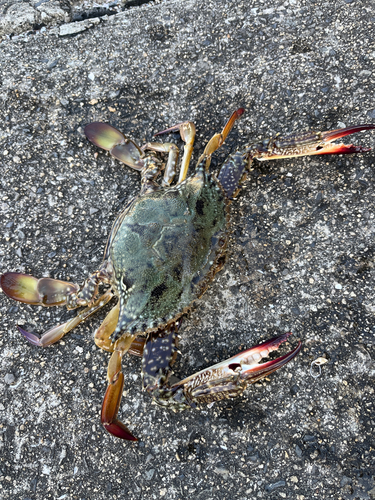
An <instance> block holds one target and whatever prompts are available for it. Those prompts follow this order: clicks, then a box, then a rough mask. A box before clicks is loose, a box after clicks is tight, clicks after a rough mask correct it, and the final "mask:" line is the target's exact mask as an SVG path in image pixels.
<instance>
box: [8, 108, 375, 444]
mask: <svg viewBox="0 0 375 500" xmlns="http://www.w3.org/2000/svg"><path fill="white" fill-rule="evenodd" d="M243 112H244V110H243V109H242V108H240V109H238V110H236V111H235V112H234V113H233V114H232V116H231V117H230V118H229V120H228V122H227V123H226V125H225V126H224V128H223V130H222V131H221V132H220V133H218V134H215V135H214V136H213V137H212V138H211V140H210V141H209V142H208V143H207V146H206V148H205V149H204V152H203V154H202V155H201V157H200V158H199V160H198V162H197V165H196V169H195V172H194V173H192V174H191V175H190V176H189V177H188V176H187V174H188V168H189V164H190V159H191V155H192V151H193V145H194V138H195V126H194V124H193V123H192V122H190V121H186V122H183V123H180V124H178V125H176V126H174V127H170V128H169V129H166V130H164V131H163V132H160V133H159V134H157V135H160V134H162V133H166V132H174V131H178V132H179V133H180V136H181V138H182V140H183V141H184V142H185V148H184V153H183V157H182V160H181V165H180V175H179V178H178V181H177V182H176V183H174V184H173V180H174V177H175V174H176V170H177V169H176V167H177V160H178V157H179V150H178V147H177V146H176V145H175V144H174V143H159V142H150V143H147V144H145V145H144V146H143V147H141V148H140V147H138V146H137V145H136V144H135V143H134V142H133V141H131V140H130V139H128V138H127V137H126V136H125V135H124V134H122V133H121V132H120V131H119V130H117V129H115V128H114V127H112V126H111V125H109V124H106V123H98V122H94V123H91V124H89V125H87V126H86V127H85V134H86V136H87V138H88V139H89V140H90V141H91V142H92V143H93V144H94V145H96V146H98V147H100V148H102V149H105V150H106V151H109V153H110V154H111V155H112V156H113V157H114V158H116V159H118V160H120V161H122V162H123V163H125V164H126V165H127V166H129V167H131V168H133V169H135V170H138V171H140V174H141V182H142V187H141V191H140V194H139V196H137V197H135V198H134V199H133V200H131V201H130V202H129V203H127V204H126V206H125V207H124V209H123V210H122V212H121V213H120V214H119V215H118V217H117V219H116V220H115V222H114V224H113V227H112V230H111V232H110V235H109V238H108V242H107V246H106V250H105V253H104V259H103V262H102V264H101V266H100V267H99V269H98V270H97V271H95V272H94V273H93V274H92V275H91V276H89V277H88V278H87V279H86V280H85V282H84V283H83V285H82V286H78V285H76V284H72V283H68V282H65V281H60V280H54V279H51V278H41V279H39V280H38V279H36V278H34V277H32V276H28V275H25V274H21V273H13V272H10V273H5V274H3V275H2V276H1V287H2V290H3V292H4V293H5V294H6V295H8V297H10V298H12V299H14V300H18V301H19V302H24V303H26V304H33V305H40V306H61V305H65V306H66V307H67V308H68V309H75V308H78V307H82V309H80V312H79V313H78V314H77V316H76V317H74V318H72V319H70V320H68V321H67V322H65V323H63V324H61V325H57V326H55V327H54V328H52V329H51V330H48V331H47V332H45V333H43V334H42V335H41V336H40V337H39V336H37V335H36V334H34V333H32V332H28V331H26V330H24V329H23V328H21V327H19V331H20V332H21V334H22V335H23V336H24V337H25V338H26V339H27V340H28V341H29V342H30V343H31V344H33V345H35V346H40V347H46V346H48V345H51V344H53V343H54V342H57V341H58V340H59V339H61V338H62V337H63V336H64V335H65V334H66V333H68V332H69V331H71V330H72V329H73V328H75V327H76V326H77V325H79V324H80V323H81V322H83V321H84V320H86V319H87V318H88V317H89V316H91V315H92V314H94V313H95V312H96V311H98V310H99V309H101V308H102V307H103V306H105V305H106V304H107V303H109V302H110V301H111V299H112V298H113V297H116V298H117V303H116V305H115V306H114V307H113V308H112V309H111V310H110V311H109V313H108V314H107V316H106V317H105V319H104V321H103V322H102V324H101V325H100V327H99V328H98V330H97V331H96V333H95V336H94V340H95V343H96V345H97V346H98V347H100V348H101V349H104V350H106V351H108V352H109V353H111V358H110V361H109V365H108V372H107V383H108V385H107V390H106V393H105V396H104V401H103V406H102V412H101V421H102V424H103V426H104V427H105V429H106V430H107V431H108V432H109V433H110V434H112V435H114V436H116V437H119V438H122V439H126V440H131V441H135V440H137V438H136V437H134V436H133V434H132V433H131V432H130V430H129V429H128V428H127V427H126V426H125V425H124V424H123V423H122V422H121V421H120V420H119V419H118V411H119V408H120V402H121V396H122V392H123V386H124V374H123V373H122V358H123V356H124V355H125V354H126V353H129V354H134V355H137V356H142V380H143V389H144V390H145V391H146V392H148V393H149V394H150V395H151V396H152V397H153V399H154V400H155V401H156V402H157V403H158V404H159V405H161V406H167V407H169V408H172V409H174V410H182V409H185V408H191V407H195V406H196V405H199V404H211V403H213V402H215V401H219V400H222V399H226V398H234V397H236V396H238V395H239V394H241V393H242V392H243V391H244V390H245V389H246V387H247V386H248V385H249V384H253V383H254V382H256V381H258V380H260V379H262V378H263V377H266V376H267V375H269V374H271V373H272V372H274V371H275V370H278V369H279V368H281V367H283V366H284V365H285V364H286V363H288V362H289V361H291V360H292V359H293V358H294V357H295V356H296V355H297V354H298V353H299V352H300V350H301V343H300V342H299V343H298V345H297V346H296V347H295V348H294V349H293V350H291V351H290V352H288V353H287V354H284V355H283V356H280V357H278V358H276V359H273V360H268V361H267V360H266V358H268V356H269V354H270V353H271V352H272V351H274V350H276V349H278V348H279V346H280V345H281V344H282V343H283V342H285V341H286V340H287V339H288V337H289V336H290V333H286V334H283V335H279V336H277V337H275V338H273V339H270V340H267V341H265V342H263V343H262V344H259V345H258V346H255V347H252V348H251V349H247V350H246V351H243V352H241V353H239V354H237V355H235V356H232V357H231V358H229V359H227V360H226V361H222V362H220V363H217V364H215V365H213V366H211V367H209V368H206V369H204V370H201V371H199V372H197V373H195V374H193V375H191V376H189V377H187V378H185V379H183V380H181V381H180V382H177V383H175V384H173V385H169V382H168V379H169V376H170V374H171V367H172V364H173V362H174V360H175V357H176V353H177V340H178V335H177V334H178V330H179V328H180V325H181V322H182V318H183V316H184V315H185V314H186V313H187V312H188V311H189V309H190V308H191V306H192V305H193V304H194V302H195V301H196V300H197V299H199V298H200V297H201V296H202V295H203V293H204V292H205V290H206V289H207V287H208V286H209V284H210V282H211V281H212V280H213V278H214V277H215V274H216V273H217V272H219V271H220V269H221V268H222V267H223V265H224V263H225V260H226V257H227V245H228V241H229V234H230V205H231V202H232V200H233V198H234V197H235V196H236V194H237V192H238V191H239V188H240V185H241V183H242V181H243V180H244V178H245V177H246V172H247V170H249V169H250V166H251V163H252V161H253V160H254V159H257V160H273V159H277V158H292V157H297V156H305V155H322V154H348V153H362V152H366V151H369V148H365V147H362V146H354V145H352V144H350V145H346V144H332V141H334V140H336V139H339V138H341V137H344V136H346V135H350V134H353V133H356V132H360V131H363V130H370V129H374V128H375V125H358V126H351V127H346V128H343V129H338V130H332V131H328V132H308V133H303V134H300V133H299V134H291V135H288V136H285V137H281V136H279V135H277V136H275V137H272V138H270V139H267V140H264V141H260V142H254V143H252V144H250V145H248V146H247V147H246V148H244V149H243V150H242V151H238V152H236V153H234V154H233V155H231V156H229V157H228V159H227V160H226V161H225V162H224V164H223V165H222V167H221V169H220V172H219V174H218V176H217V177H216V176H215V175H211V174H210V172H209V167H210V162H211V156H212V154H213V153H214V152H215V151H216V150H217V149H218V148H220V147H221V145H222V144H223V143H224V141H225V139H226V138H227V136H228V134H229V132H230V131H231V129H232V127H233V125H234V124H235V122H236V120H237V119H238V118H239V117H240V116H241V115H242V114H243ZM160 154H165V155H167V156H168V158H167V160H166V161H165V162H163V161H162V159H160V158H159V156H160ZM161 174H162V179H161V181H160V182H158V180H157V178H158V176H160V175H161ZM102 285H104V286H106V287H107V290H106V291H103V290H102V291H100V288H101V286H102ZM263 361H264V362H263Z"/></svg>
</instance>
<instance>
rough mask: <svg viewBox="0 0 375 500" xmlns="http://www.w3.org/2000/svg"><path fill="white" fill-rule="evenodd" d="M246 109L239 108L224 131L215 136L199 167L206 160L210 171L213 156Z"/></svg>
mask: <svg viewBox="0 0 375 500" xmlns="http://www.w3.org/2000/svg"><path fill="white" fill-rule="evenodd" d="M244 111H245V110H244V108H239V109H237V110H236V111H234V112H233V113H232V116H231V117H230V118H229V120H228V121H227V123H226V124H225V126H224V128H223V130H222V131H221V132H220V133H219V134H215V135H214V136H213V137H212V138H211V139H210V140H209V141H208V144H207V145H206V147H205V148H204V151H203V154H202V155H201V156H200V158H199V160H198V162H197V166H198V165H199V164H200V162H201V161H202V160H203V159H204V158H206V170H208V168H209V166H210V163H211V156H212V154H213V153H214V152H215V151H216V150H218V149H219V148H220V147H221V146H222V145H223V144H224V141H225V139H226V138H227V137H228V135H229V132H230V131H231V130H232V128H233V126H234V124H235V123H236V120H238V118H240V116H242V115H243V113H244Z"/></svg>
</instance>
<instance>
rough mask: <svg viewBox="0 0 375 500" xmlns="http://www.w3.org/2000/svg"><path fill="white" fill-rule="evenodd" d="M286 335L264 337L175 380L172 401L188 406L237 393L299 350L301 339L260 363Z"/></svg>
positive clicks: (172, 388)
mask: <svg viewBox="0 0 375 500" xmlns="http://www.w3.org/2000/svg"><path fill="white" fill-rule="evenodd" d="M289 335H291V334H290V333H285V334H283V335H279V336H278V337H275V338H273V339H270V340H267V341H266V342H263V343H262V344H259V345H257V346H255V347H252V348H250V349H247V350H246V351H243V352H241V353H239V354H237V355H236V356H233V357H231V358H229V359H227V360H226V361H222V362H221V363H218V364H216V365H214V366H211V367H209V368H206V369H205V370H202V371H200V372H198V373H195V374H194V375H192V376H190V377H187V378H186V379H184V380H181V381H180V382H178V383H176V384H174V385H173V386H172V387H171V392H173V393H174V395H173V399H174V401H177V400H178V401H179V402H181V403H185V404H186V406H187V403H189V404H190V405H194V404H195V403H198V404H199V403H212V402H214V401H219V400H221V399H227V398H233V397H236V396H238V395H239V394H241V393H242V392H243V391H244V390H245V389H246V387H247V385H249V384H253V383H254V382H257V381H258V380H260V379H262V378H264V377H266V376H267V375H269V374H271V373H272V372H274V371H276V370H278V369H279V368H281V367H282V366H284V365H285V364H286V363H288V362H289V361H291V360H292V359H293V358H294V357H295V356H296V355H297V354H298V353H299V351H300V350H301V342H299V343H298V345H297V347H295V348H294V349H293V350H292V351H290V352H289V353H287V354H285V355H284V356H281V357H279V358H277V359H274V360H271V361H267V362H265V363H262V364H259V361H261V360H262V359H263V358H265V357H267V356H268V355H269V353H270V352H271V351H274V350H276V349H278V347H279V346H280V344H281V343H282V342H285V341H286V340H287V338H288V337H289ZM181 389H183V394H181ZM181 403H180V404H181Z"/></svg>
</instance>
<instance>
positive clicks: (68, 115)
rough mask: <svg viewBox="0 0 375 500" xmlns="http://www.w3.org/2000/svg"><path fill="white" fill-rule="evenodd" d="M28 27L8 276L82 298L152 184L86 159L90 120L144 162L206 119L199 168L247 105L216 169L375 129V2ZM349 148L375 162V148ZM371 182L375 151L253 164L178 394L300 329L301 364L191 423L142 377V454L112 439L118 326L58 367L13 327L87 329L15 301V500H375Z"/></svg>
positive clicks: (12, 42) (11, 439)
mask: <svg viewBox="0 0 375 500" xmlns="http://www.w3.org/2000/svg"><path fill="white" fill-rule="evenodd" d="M8 5H10V9H12V8H14V9H15V12H16V7H17V6H19V5H20V4H18V3H17V2H13V3H12V4H8ZM57 5H58V3H57V2H44V3H41V2H39V7H42V6H43V8H44V9H46V10H48V9H50V11H51V12H52V11H53V9H54V8H55V7H56V6H57ZM67 5H68V7H69V8H70V9H71V8H72V6H71V5H69V4H67ZM22 6H23V8H24V9H25V11H24V12H25V15H26V13H27V12H28V10H27V9H28V8H29V7H30V8H31V7H32V8H33V9H34V8H35V5H34V6H33V3H32V2H29V3H22ZM28 6H29V7H28ZM60 6H61V4H60ZM39 7H38V8H39ZM56 9H57V7H56ZM34 10H35V9H34ZM62 11H64V9H62ZM8 12H9V11H8ZM55 12H56V11H55ZM58 19H59V22H61V20H62V18H58V17H56V22H57V21H58ZM18 21H19V22H18ZM18 21H17V19H16V18H15V17H14V16H13V20H12V19H11V21H10V22H14V23H15V25H14V26H15V27H14V29H13V30H12V29H11V30H10V31H9V29H8V31H7V32H6V33H5V32H4V33H3V35H2V36H3V38H2V42H0V67H1V75H0V85H1V86H0V112H1V121H0V146H1V147H0V169H1V207H0V209H1V228H2V229H1V240H0V259H1V260H0V261H1V272H3V271H18V272H25V273H29V274H33V275H34V276H37V277H42V276H51V277H54V278H61V279H65V280H66V279H69V280H71V281H74V282H78V283H81V282H82V281H83V280H84V279H85V278H86V276H87V275H88V274H89V273H90V272H92V271H94V270H95V269H96V268H97V267H98V265H99V263H100V261H101V258H102V254H103V251H104V247H105V243H106V237H107V236H108V233H109V231H110V228H111V224H112V223H113V221H114V219H115V217H116V214H117V213H118V212H119V210H120V208H121V207H122V206H123V204H124V202H125V200H127V199H128V198H129V197H130V196H132V195H134V194H135V193H136V192H137V190H138V189H139V175H138V173H137V172H135V171H131V170H130V169H129V168H127V167H125V166H124V165H122V164H120V163H119V162H116V161H115V160H114V159H112V158H111V157H110V156H108V155H107V154H106V153H103V152H101V151H99V150H98V149H97V148H95V147H94V146H92V145H91V144H90V143H88V141H86V139H85V138H84V135H83V127H84V125H85V124H86V123H88V122H91V121H108V122H110V123H112V124H113V125H114V126H116V127H117V128H119V129H121V130H122V131H123V132H124V133H125V134H127V135H128V136H130V137H131V138H133V139H134V140H136V141H137V142H138V143H139V144H143V143H144V142H146V141H149V140H151V139H152V134H153V133H154V132H155V131H156V130H161V129H163V128H166V127H167V126H171V125H174V124H176V123H179V122H181V121H183V120H187V119H189V120H193V121H194V122H195V123H196V126H197V131H198V132H197V140H196V148H195V151H196V152H195V158H197V156H198V151H200V152H201V151H202V149H203V147H204V144H205V143H206V141H207V140H208V139H209V137H210V136H212V135H213V133H215V132H216V131H218V130H220V128H221V127H222V126H223V124H224V123H225V120H226V119H227V118H228V117H229V115H230V114H231V112H232V111H233V110H234V109H236V108H238V107H240V106H243V107H245V108H246V114H245V115H244V116H243V117H242V118H241V120H240V121H239V122H238V125H237V126H236V128H235V130H234V131H233V132H232V134H231V136H230V138H229V139H228V141H227V143H226V145H225V146H224V147H223V148H222V150H220V152H219V153H217V154H216V155H215V158H214V161H213V167H212V168H213V169H215V168H218V166H219V165H220V163H221V162H222V161H223V159H224V157H225V156H226V155H227V154H229V153H230V152H232V151H235V150H236V149H237V148H240V147H243V146H244V145H245V144H247V143H249V142H250V141H252V140H255V139H258V138H260V137H269V136H270V134H274V133H276V132H283V133H286V132H293V131H302V130H308V129H320V130H328V129H333V128H338V127H341V126H344V125H350V124H358V123H374V122H375V94H374V87H375V77H374V70H375V28H374V21H375V14H374V10H373V1H372V0H362V1H360V0H334V1H330V2H326V1H323V0H317V1H315V2H311V1H310V0H305V1H302V0H289V1H288V0H287V1H285V0H283V1H281V0H275V1H274V2H271V3H270V2H262V1H260V0H253V1H243V0H237V1H236V2H234V1H231V0H225V1H224V0H216V1H212V0H206V1H202V0H186V1H184V2H180V1H166V2H162V3H159V4H145V5H143V6H140V7H133V8H128V9H126V10H124V11H123V12H119V13H118V14H116V15H114V16H105V17H101V18H99V17H97V18H94V19H90V20H89V21H90V22H89V24H88V25H87V26H86V27H85V29H83V30H80V29H79V28H77V25H76V23H69V24H68V25H60V26H58V25H57V24H56V23H55V22H54V23H52V24H48V23H45V26H44V27H42V28H40V27H39V28H38V29H36V30H34V31H28V32H27V33H26V32H22V29H20V28H19V27H20V26H21V27H22V26H26V25H24V24H22V23H23V21H22V19H21V16H20V19H19V20H18ZM2 22H3V21H2ZM38 22H39V21H38ZM79 22H81V23H82V22H85V19H83V18H82V19H81V21H79ZM25 29H26V30H28V29H29V28H25ZM69 33H72V34H69ZM174 139H175V140H176V141H178V137H177V135H175V136H174ZM172 140H173V138H172ZM351 141H353V142H354V143H357V144H366V145H368V146H370V147H373V148H375V134H374V133H371V132H368V133H362V134H359V135H357V136H354V137H353V139H352V138H349V141H346V142H349V143H350V142H351ZM179 144H181V143H180V142H179ZM374 166H375V152H374V151H372V152H369V153H366V154H363V155H354V156H338V157H332V156H322V157H319V156H315V157H309V158H296V159H288V160H283V161H277V162H276V161H275V162H266V163H256V164H254V170H253V172H252V174H251V175H250V176H249V179H248V181H247V182H246V184H245V185H244V187H243V189H242V191H241V193H240V194H239V196H238V199H237V200H236V201H235V202H234V203H233V211H232V212H233V234H232V239H231V246H230V250H231V253H230V257H229V260H228V262H227V265H226V267H225V269H224V270H223V271H222V272H221V273H220V274H218V275H217V277H216V280H215V282H214V283H213V284H212V286H211V287H210V289H209V291H208V292H207V293H206V294H205V296H204V297H203V298H202V300H201V301H200V303H199V304H198V306H197V307H196V308H195V309H194V310H193V311H192V312H191V313H190V314H189V316H188V317H187V318H186V320H185V322H184V325H183V327H182V329H181V334H182V339H181V343H180V349H181V352H182V353H183V356H181V357H180V358H179V359H178V361H177V363H176V365H175V366H174V374H175V375H176V376H177V377H179V378H182V377H184V376H187V375H189V374H191V373H194V371H196V370H198V369H201V368H203V367H206V366H209V365H210V364H213V363H214V362H217V361H219V360H222V359H225V358H227V357H228V356H230V355H233V354H235V353H236V352H238V351H239V350H241V349H243V348H246V347H250V346H251V345H253V344H255V343H258V342H259V341H261V340H265V339H266V338H269V337H271V336H272V335H274V334H276V333H282V332H286V331H292V332H293V333H294V335H293V337H292V338H291V342H290V343H289V348H290V345H296V343H297V341H298V339H300V340H302V342H303V350H302V352H301V353H300V355H299V356H298V357H297V358H296V360H295V361H293V362H292V363H290V364H288V365H287V366H286V368H284V369H283V370H280V371H278V372H277V373H275V374H273V375H271V376H270V377H269V378H268V379H267V380H264V381H263V382H261V383H257V384H256V385H255V386H252V387H250V389H249V390H248V391H247V392H246V393H245V395H244V396H243V397H241V398H239V399H237V400H234V401H230V402H226V403H220V404H216V405H214V406H213V407H212V408H202V409H201V410H193V411H191V412H183V413H179V414H174V413H172V412H169V411H165V410H163V409H160V408H158V407H156V406H155V405H152V404H151V402H150V398H149V397H148V395H147V394H144V393H142V392H141V380H140V361H139V359H138V358H133V357H128V358H126V359H125V360H124V373H125V388H124V397H123V399H122V403H121V407H120V416H121V417H122V418H123V420H124V421H125V422H126V424H127V425H129V427H130V428H131V429H132V431H133V432H134V433H135V434H136V435H137V436H138V437H139V439H140V440H139V442H137V443H135V444H134V443H129V442H124V441H121V440H116V439H115V438H112V437H111V436H110V435H109V434H107V433H106V432H105V431H104V430H103V428H102V427H101V425H100V421H99V415H100V408H101V402H102V397H103V394H104V391H105V387H106V382H105V377H106V366H107V363H108V358H109V356H108V353H105V352H104V351H101V350H99V349H97V348H96V347H95V346H94V343H93V339H92V337H93V332H94V331H95V329H96V328H97V327H98V325H99V324H100V318H102V317H103V315H104V313H103V314H101V315H99V317H93V318H92V319H91V320H90V321H87V322H86V323H84V324H83V325H81V326H80V327H78V328H77V329H76V330H74V331H73V332H72V333H71V334H69V335H67V336H66V337H65V338H64V339H63V341H61V342H59V343H58V344H55V345H53V346H52V347H49V348H46V349H44V350H43V349H40V348H37V347H33V346H32V345H28V344H27V343H26V341H25V340H24V339H23V338H22V337H21V335H20V334H19V333H18V331H17V329H16V325H17V324H19V325H23V326H24V327H25V328H29V329H31V330H34V331H36V332H42V331H43V330H45V329H47V328H48V327H50V326H52V325H54V324H57V323H59V322H61V321H64V318H65V319H66V318H67V317H69V315H71V314H72V313H67V312H66V311H65V309H63V308H61V309H59V308H53V309H47V308H39V307H32V306H25V305H22V304H20V303H16V302H13V301H10V300H8V299H7V298H6V297H5V296H4V294H1V297H0V299H1V308H0V314H1V329H0V335H1V339H0V342H1V350H0V390H1V398H0V418H1V424H0V437H1V441H0V443H1V456H0V465H1V472H0V481H1V482H0V486H1V490H0V498H1V499H2V500H8V499H17V500H18V499H20V500H30V499H33V500H34V499H54V500H58V499H59V500H62V499H67V500H73V499H80V500H83V499H85V500H87V499H104V498H106V499H107V498H109V499H157V498H163V499H166V500H167V499H168V500H169V499H171V500H172V499H173V500H174V499H176V500H177V499H188V498H194V499H199V500H210V499H220V500H224V499H225V500H227V499H228V500H229V499H231V500H233V499H235V500H245V499H246V500H250V499H258V498H266V499H269V500H276V499H283V498H287V499H296V500H297V499H298V500H309V499H315V498H319V499H322V498H334V499H343V500H357V499H361V500H362V499H363V500H371V499H374V498H375V481H374V474H375V466H374V459H375V442H374V433H373V427H374V422H375V416H374V400H375V396H374V377H375V367H374V356H375V349H374V330H375V328H374V313H375V303H374V294H375V292H374V284H375V271H374V255H375V245H374V232H375V221H374V203H375V170H374ZM73 314H74V312H73ZM287 349H288V347H285V348H284V351H283V352H286V350H287ZM318 358H325V359H326V361H327V362H326V363H325V364H323V365H322V366H321V373H320V375H319V371H318V367H317V366H316V365H315V366H314V365H313V366H312V362H313V361H314V360H316V359H318Z"/></svg>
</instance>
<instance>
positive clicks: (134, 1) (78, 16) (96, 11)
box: [71, 0, 155, 22]
mask: <svg viewBox="0 0 375 500" xmlns="http://www.w3.org/2000/svg"><path fill="white" fill-rule="evenodd" d="M146 3H151V4H152V3H155V2H154V0H129V1H128V2H127V3H126V5H124V6H123V7H122V8H121V11H120V12H124V11H125V10H128V9H131V8H133V7H140V6H141V5H145V4H146ZM118 12H119V11H118V10H114V9H111V8H105V7H95V8H93V9H90V10H88V11H86V12H77V13H75V14H74V15H73V17H72V21H71V22H76V21H85V20H86V19H94V18H95V17H104V16H114V15H116V14H118Z"/></svg>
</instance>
